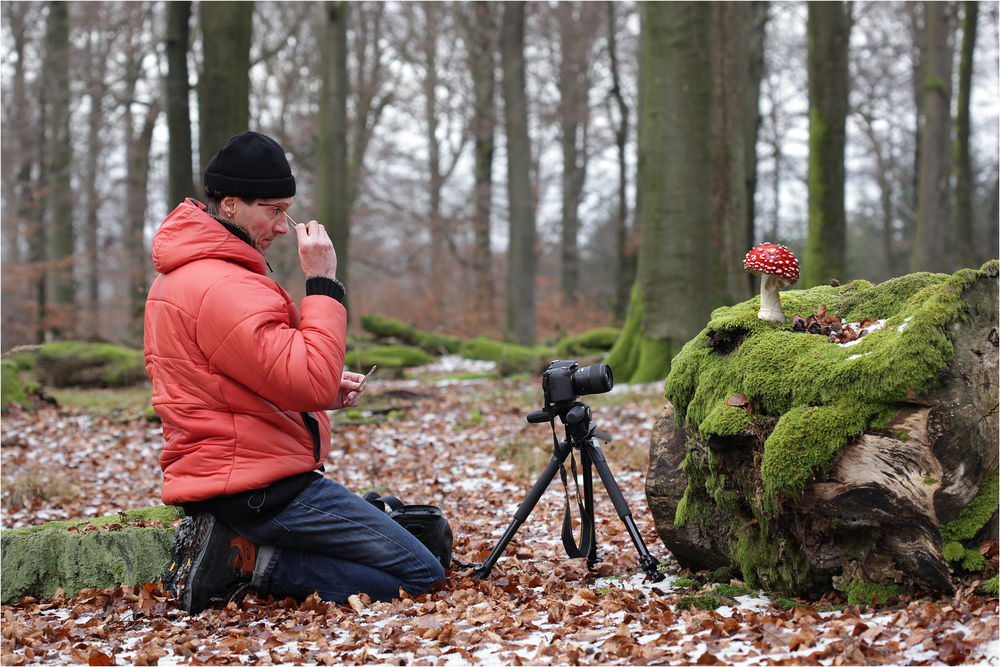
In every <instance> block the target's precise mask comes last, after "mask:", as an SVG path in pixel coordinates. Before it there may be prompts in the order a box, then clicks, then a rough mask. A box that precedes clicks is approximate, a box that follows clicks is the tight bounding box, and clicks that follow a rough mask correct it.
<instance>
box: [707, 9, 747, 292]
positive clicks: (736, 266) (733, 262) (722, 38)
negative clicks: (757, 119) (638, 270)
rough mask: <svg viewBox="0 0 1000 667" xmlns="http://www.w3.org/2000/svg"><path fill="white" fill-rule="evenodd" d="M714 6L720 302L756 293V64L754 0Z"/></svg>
mask: <svg viewBox="0 0 1000 667" xmlns="http://www.w3.org/2000/svg"><path fill="white" fill-rule="evenodd" d="M711 6H712V42H711V43H712V234H713V248H714V258H713V259H714V261H713V265H714V266H715V267H716V270H715V272H714V274H715V280H714V288H715V289H714V292H715V294H714V299H713V303H714V305H716V306H721V305H731V304H734V303H739V302H740V301H746V300H747V299H749V298H750V297H751V292H750V274H749V273H747V272H746V271H745V270H744V269H743V265H742V262H743V256H744V255H745V254H746V253H747V252H749V251H750V249H751V248H752V247H753V236H748V234H747V232H748V230H749V227H748V225H747V219H746V215H747V212H748V211H749V209H748V204H747V200H748V199H749V198H752V196H753V193H752V192H749V191H748V188H747V182H748V174H747V155H746V150H747V149H746V142H747V141H748V140H750V137H749V136H748V134H747V126H748V120H747V113H748V111H749V109H750V107H749V104H748V103H747V96H748V95H749V92H748V91H749V90H751V86H750V65H749V63H748V60H747V52H748V50H749V42H750V25H751V14H750V10H751V3H749V2H713V3H711Z"/></svg>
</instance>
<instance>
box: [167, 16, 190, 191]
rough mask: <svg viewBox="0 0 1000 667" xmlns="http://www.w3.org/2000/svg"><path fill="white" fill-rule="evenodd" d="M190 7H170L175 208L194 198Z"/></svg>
mask: <svg viewBox="0 0 1000 667" xmlns="http://www.w3.org/2000/svg"><path fill="white" fill-rule="evenodd" d="M190 20H191V3H190V2H189V1H188V0H178V1H177V2H168V3H167V37H166V40H165V41H166V52H167V80H166V82H165V83H164V86H163V89H164V97H165V98H166V110H167V132H168V134H169V139H168V144H167V206H175V205H177V204H179V203H181V202H182V201H184V198H185V197H190V196H192V195H194V194H195V185H194V171H193V169H192V167H191V163H192V154H191V151H192V142H191V109H190V103H189V101H188V93H189V92H190V90H191V86H190V84H189V83H188V65H187V58H188V45H189V42H190V33H191V30H190V28H189V23H190Z"/></svg>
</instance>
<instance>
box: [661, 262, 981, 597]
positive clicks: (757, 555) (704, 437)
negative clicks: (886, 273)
mask: <svg viewBox="0 0 1000 667" xmlns="http://www.w3.org/2000/svg"><path fill="white" fill-rule="evenodd" d="M997 267H998V264H997V262H996V261H992V262H990V263H988V264H986V265H984V266H983V267H982V269H980V270H979V271H974V270H963V271H959V272H958V273H956V274H954V275H953V276H947V275H942V274H913V275H909V276H903V277H900V278H897V279H893V280H890V281H887V282H885V283H882V284H881V285H877V286H876V285H871V284H870V283H867V282H865V281H855V282H852V283H850V284H849V285H846V286H836V287H817V288H813V289H810V290H800V291H788V292H783V293H782V305H783V307H784V309H785V312H786V314H787V315H788V316H789V324H791V320H792V315H794V314H799V315H801V316H803V317H808V316H809V315H811V314H814V313H816V312H817V310H818V309H819V307H820V306H825V307H826V309H827V310H828V311H829V312H830V313H832V314H834V315H836V316H839V317H841V318H843V320H844V322H845V323H849V322H860V321H861V320H863V319H865V318H871V319H878V320H884V322H881V328H878V329H876V330H874V331H872V332H871V333H869V334H867V335H866V336H865V337H863V338H861V339H860V340H859V341H858V342H856V343H854V344H852V345H850V346H842V345H838V344H836V342H831V341H830V340H829V339H828V338H827V336H823V335H814V334H810V333H806V332H797V331H793V330H792V327H791V326H790V325H785V326H782V325H777V324H771V323H767V322H762V321H760V320H758V319H757V318H756V309H757V307H758V303H757V299H753V300H751V301H748V302H745V303H743V304H738V305H736V306H733V307H731V308H719V309H717V310H716V311H715V312H714V313H713V315H712V320H711V322H710V323H709V325H708V327H706V329H705V330H704V331H703V332H702V334H701V335H700V336H698V337H696V338H695V339H693V340H692V341H690V342H689V343H688V344H687V345H685V347H684V349H683V350H682V351H681V353H680V354H678V356H677V357H675V359H674V361H673V365H672V369H671V373H670V376H669V377H668V378H667V382H666V387H665V393H666V398H667V399H668V401H669V404H668V405H667V407H666V409H665V410H664V412H663V414H662V415H661V417H660V419H659V421H658V423H657V424H656V427H655V428H654V432H653V436H652V440H651V447H650V468H649V474H648V476H647V482H646V494H647V500H648V502H649V506H650V510H651V512H652V514H653V517H654V519H655V522H656V527H657V531H658V532H659V534H660V537H661V538H662V539H663V541H664V543H665V545H666V546H667V548H668V549H670V551H671V552H672V553H673V554H674V556H675V557H676V558H677V559H678V561H679V562H680V563H681V564H682V565H683V566H686V567H690V568H691V569H695V570H700V569H717V568H719V567H722V566H726V565H736V566H738V567H739V568H741V569H742V571H743V576H744V578H745V579H746V580H747V581H748V583H751V584H753V585H757V586H760V587H762V588H765V589H767V590H769V591H771V592H775V593H779V594H783V595H791V596H802V597H814V596H818V595H821V594H822V593H823V592H825V591H827V590H830V588H831V586H833V587H836V588H837V589H838V590H840V591H841V592H845V593H846V592H850V593H851V594H855V593H856V591H857V590H858V586H859V584H862V583H863V584H864V585H865V586H868V587H870V588H869V589H868V590H877V591H880V592H881V597H882V599H883V600H884V599H885V597H886V596H887V595H890V594H892V593H894V592H904V591H907V590H909V591H913V592H917V591H927V590H937V591H942V592H951V591H952V590H953V588H954V577H955V575H957V574H962V573H965V572H968V571H975V570H977V569H981V568H982V567H983V563H984V561H983V558H982V556H981V555H980V554H979V551H978V546H979V543H980V542H982V541H984V540H986V539H996V537H997V506H998V493H1000V492H998V487H1000V478H998V472H997V471H998V452H997V441H998V426H997V424H998V416H997V406H998V391H997V387H998V338H997V317H998V313H997V310H998V287H997V285H998V281H997Z"/></svg>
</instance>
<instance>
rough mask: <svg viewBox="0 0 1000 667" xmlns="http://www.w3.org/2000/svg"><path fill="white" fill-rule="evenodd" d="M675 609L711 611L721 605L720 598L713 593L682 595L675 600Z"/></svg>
mask: <svg viewBox="0 0 1000 667" xmlns="http://www.w3.org/2000/svg"><path fill="white" fill-rule="evenodd" d="M676 606H677V609H686V610H691V609H704V610H705V611H711V610H713V609H718V608H719V607H721V606H722V600H720V599H719V598H717V597H715V596H714V595H684V596H682V597H681V598H680V599H679V600H678V601H677V605H676Z"/></svg>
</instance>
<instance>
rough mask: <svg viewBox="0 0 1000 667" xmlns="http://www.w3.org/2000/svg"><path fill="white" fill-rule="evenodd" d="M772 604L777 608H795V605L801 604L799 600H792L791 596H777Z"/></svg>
mask: <svg viewBox="0 0 1000 667" xmlns="http://www.w3.org/2000/svg"><path fill="white" fill-rule="evenodd" d="M771 604H773V605H774V606H775V608H777V609H786V610H787V609H794V608H795V607H798V606H800V605H799V603H798V602H796V601H795V600H791V599H789V598H777V599H775V600H774V602H772V603H771Z"/></svg>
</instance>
